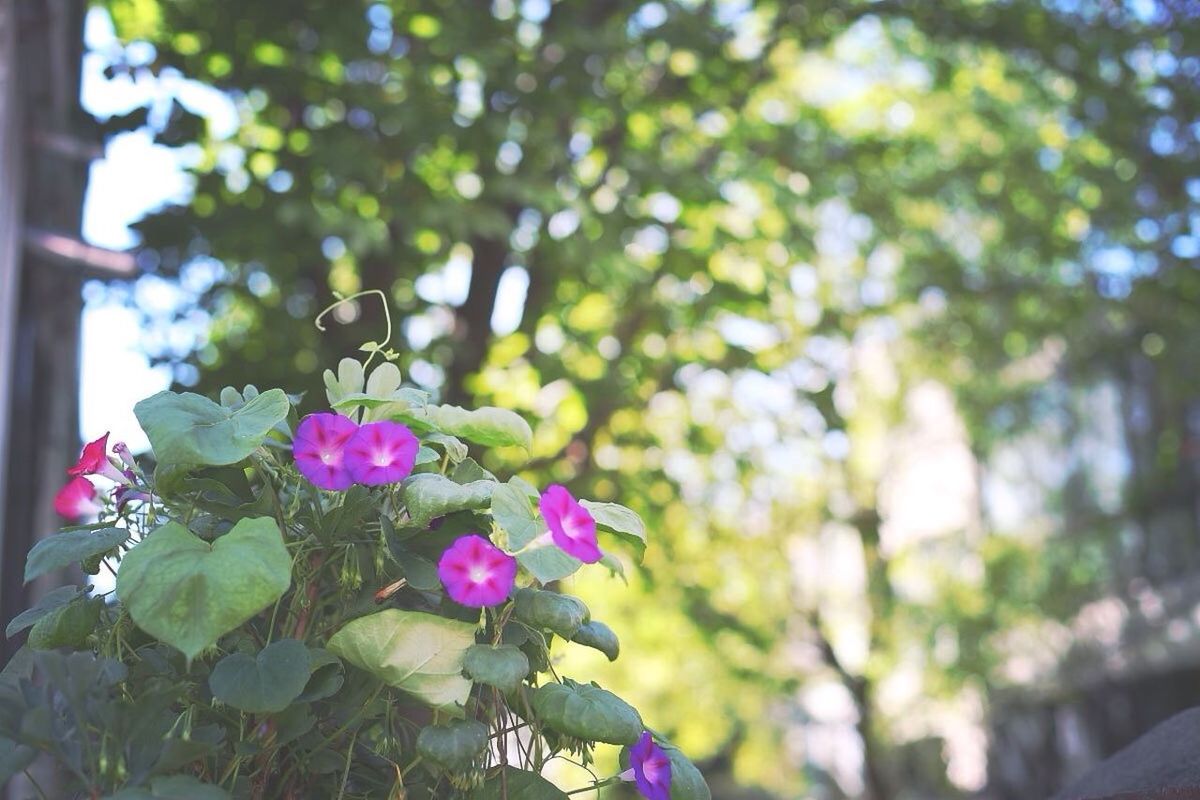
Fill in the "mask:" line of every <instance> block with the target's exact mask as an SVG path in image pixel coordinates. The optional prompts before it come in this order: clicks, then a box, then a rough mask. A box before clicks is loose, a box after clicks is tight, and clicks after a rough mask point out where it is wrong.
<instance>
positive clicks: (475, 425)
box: [401, 406, 533, 452]
mask: <svg viewBox="0 0 1200 800" xmlns="http://www.w3.org/2000/svg"><path fill="white" fill-rule="evenodd" d="M401 416H402V418H404V419H405V420H406V421H408V422H411V423H412V424H413V425H414V426H417V427H420V428H422V429H427V430H434V431H438V432H440V433H448V434H450V435H451V436H458V437H460V438H463V439H466V440H467V441H469V442H475V443H476V444H482V445H484V446H486V447H523V448H525V451H526V452H529V451H531V450H532V449H533V429H531V428H530V427H529V423H528V422H526V421H525V420H524V418H523V417H521V415H520V414H517V413H515V412H513V411H509V410H508V409H506V408H494V407H492V406H484V407H483V408H477V409H475V410H474V411H468V410H466V409H465V408H459V407H458V406H426V407H425V408H423V409H413V410H411V411H410V412H406V414H404V415H401Z"/></svg>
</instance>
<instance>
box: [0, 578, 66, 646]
mask: <svg viewBox="0 0 1200 800" xmlns="http://www.w3.org/2000/svg"><path fill="white" fill-rule="evenodd" d="M79 595H80V591H79V587H78V586H60V587H58V588H57V589H55V590H53V591H51V592H47V593H46V594H44V595H42V597H41V598H40V599H39V600H38V601H37V602H36V603H34V604H33V608H30V609H27V610H25V611H22V612H21V613H20V614H17V615H16V616H15V617H13V618H12V621H11V622H9V623H8V627H7V628H5V629H4V635H5V636H7V637H8V638H10V639H11V638H12V637H13V635H15V634H17V633H19V632H20V631H23V630H25V629H26V628H28V627H29V626H30V625H33V624H34V623H36V622H37V621H38V620H39V619H41V618H42V617H44V616H46V615H47V614H49V613H50V612H52V611H54V610H55V609H56V608H60V607H62V606H65V605H66V604H67V603H69V602H71V601H72V600H74V599H75V598H76V597H78V596H79Z"/></svg>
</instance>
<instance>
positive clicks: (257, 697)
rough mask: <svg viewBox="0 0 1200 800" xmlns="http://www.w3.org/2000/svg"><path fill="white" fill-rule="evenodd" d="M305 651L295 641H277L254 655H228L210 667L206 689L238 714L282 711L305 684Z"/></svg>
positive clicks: (303, 647) (306, 667) (301, 645)
mask: <svg viewBox="0 0 1200 800" xmlns="http://www.w3.org/2000/svg"><path fill="white" fill-rule="evenodd" d="M310 675H311V671H310V669H309V655H308V648H307V647H305V646H304V645H303V644H302V643H300V642H298V641H296V640H295V639H280V640H279V641H277V642H271V644H269V645H267V646H266V647H264V648H263V649H262V650H261V651H259V653H258V655H257V656H251V655H248V654H247V653H231V654H229V655H227V656H225V657H224V658H222V659H221V660H220V661H219V662H217V666H216V667H214V668H213V671H212V674H210V675H209V676H208V688H209V689H211V690H212V693H213V697H215V698H217V699H218V700H220V701H221V702H222V703H225V704H226V705H230V706H233V707H234V708H237V709H240V710H242V711H249V712H251V713H255V714H260V713H263V712H270V711H282V710H283V709H285V708H287V707H288V706H289V705H290V704H291V702H292V701H293V700H295V699H296V698H297V697H298V696H299V695H300V693H301V692H302V691H304V687H305V685H306V684H307V683H308V679H309V676H310Z"/></svg>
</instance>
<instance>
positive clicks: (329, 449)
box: [292, 412, 358, 490]
mask: <svg viewBox="0 0 1200 800" xmlns="http://www.w3.org/2000/svg"><path fill="white" fill-rule="evenodd" d="M357 430H358V425H356V424H355V423H354V420H352V419H350V418H349V417H343V416H342V415H341V414H333V413H330V412H325V413H321V414H309V415H308V416H307V417H305V418H304V419H302V420H300V424H299V425H298V426H296V438H295V440H294V441H293V442H292V456H293V457H294V458H295V459H296V469H298V470H300V474H302V475H303V476H304V477H306V478H308V480H309V481H310V482H312V484H313V485H314V486H319V487H320V488H322V489H338V490H341V489H349V488H350V484H352V483H353V482H354V479H353V478H351V477H350V470H349V469H348V468H347V467H346V463H345V455H346V453H345V450H346V443H347V442H348V441H350V437H351V436H353V435H354V432H355V431H357Z"/></svg>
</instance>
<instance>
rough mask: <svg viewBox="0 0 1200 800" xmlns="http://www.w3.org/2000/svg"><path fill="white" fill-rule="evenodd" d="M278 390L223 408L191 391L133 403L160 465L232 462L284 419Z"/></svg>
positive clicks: (282, 398)
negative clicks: (239, 406)
mask: <svg viewBox="0 0 1200 800" xmlns="http://www.w3.org/2000/svg"><path fill="white" fill-rule="evenodd" d="M289 407H290V406H289V405H288V398H287V395H286V394H284V393H283V390H282V389H271V390H270V391H267V392H263V393H262V394H260V395H258V396H257V397H255V398H254V399H253V400H250V401H249V402H247V403H246V404H245V405H244V406H242V407H241V408H238V409H236V410H231V409H228V408H224V407H222V406H220V405H218V404H217V403H214V402H213V401H212V400H209V399H208V398H207V397H202V396H201V395H198V394H194V393H192V392H183V393H182V394H178V393H176V392H170V391H165V392H159V393H158V394H156V395H153V396H151V397H148V398H146V399H145V400H143V401H141V402H140V403H138V404H137V405H135V406H134V407H133V413H134V414H136V415H137V418H138V422H139V423H140V424H141V426H142V430H144V431H145V432H146V436H147V437H148V438H149V439H150V445H151V446H152V447H153V448H154V457H155V458H156V459H158V463H159V464H160V465H164V466H178V465H188V464H194V465H199V466H208V465H220V464H236V463H237V462H239V461H241V460H242V459H244V458H246V457H247V456H248V455H250V454H251V453H253V452H254V450H255V448H257V447H258V446H259V445H261V444H262V442H263V439H265V438H266V437H267V434H268V433H270V431H271V429H272V428H273V427H275V425H276V424H277V423H279V422H281V421H283V420H284V419H286V418H287V414H288V409H289Z"/></svg>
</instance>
